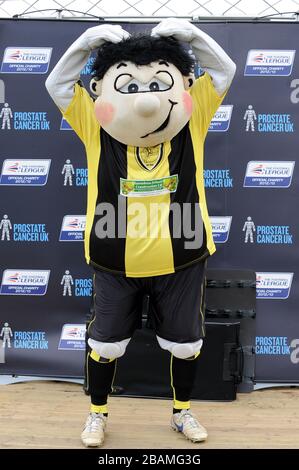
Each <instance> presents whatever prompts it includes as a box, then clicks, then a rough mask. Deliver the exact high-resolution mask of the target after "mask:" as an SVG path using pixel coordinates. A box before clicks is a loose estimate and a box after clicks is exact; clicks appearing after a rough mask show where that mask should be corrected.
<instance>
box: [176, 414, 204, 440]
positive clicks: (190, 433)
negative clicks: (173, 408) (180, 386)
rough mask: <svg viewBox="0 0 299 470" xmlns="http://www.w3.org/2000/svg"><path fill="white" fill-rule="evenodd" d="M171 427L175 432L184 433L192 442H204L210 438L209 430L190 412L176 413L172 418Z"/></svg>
mask: <svg viewBox="0 0 299 470" xmlns="http://www.w3.org/2000/svg"><path fill="white" fill-rule="evenodd" d="M171 427H172V429H173V430H174V431H176V432H181V433H183V434H184V436H185V437H186V438H187V439H189V440H190V441H192V442H202V441H205V440H206V439H207V437H208V432H207V430H206V429H205V428H204V427H203V426H202V425H201V424H200V423H199V422H198V421H197V419H196V418H195V416H193V415H192V413H191V411H190V410H182V411H180V412H179V413H174V414H173V415H172V418H171Z"/></svg>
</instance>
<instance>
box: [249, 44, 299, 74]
mask: <svg viewBox="0 0 299 470" xmlns="http://www.w3.org/2000/svg"><path fill="white" fill-rule="evenodd" d="M295 53H296V51H295V50H280V49H274V50H271V49H268V50H266V49H251V50H249V51H248V55H247V60H246V65H245V70H244V75H245V76H246V75H247V76H256V77H258V76H264V77H265V76H273V75H275V76H277V77H288V76H289V75H291V73H292V69H293V63H294V58H295Z"/></svg>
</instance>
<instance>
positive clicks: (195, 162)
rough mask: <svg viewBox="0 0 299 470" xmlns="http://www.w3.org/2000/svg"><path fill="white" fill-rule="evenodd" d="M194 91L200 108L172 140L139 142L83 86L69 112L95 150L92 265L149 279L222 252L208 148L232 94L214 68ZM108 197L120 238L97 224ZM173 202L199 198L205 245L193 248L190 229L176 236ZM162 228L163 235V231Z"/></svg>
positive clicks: (90, 151)
mask: <svg viewBox="0 0 299 470" xmlns="http://www.w3.org/2000/svg"><path fill="white" fill-rule="evenodd" d="M190 95H191V96H192V99H193V112H192V116H191V119H190V121H189V122H188V123H187V124H186V125H185V127H184V128H183V129H182V130H181V131H180V132H179V133H178V134H177V135H176V136H175V137H174V138H173V139H172V140H171V141H170V142H165V143H163V144H161V145H159V146H157V147H153V148H137V147H130V146H126V145H124V144H122V143H120V142H118V141H116V140H115V139H113V138H112V137H111V136H110V135H108V134H107V132H105V130H104V129H102V128H100V126H99V123H98V121H97V120H96V117H95V113H94V102H93V100H92V98H91V97H90V96H89V94H88V93H87V91H86V90H85V88H83V87H82V86H80V85H79V84H76V85H75V94H74V97H73V99H72V101H71V103H70V105H69V107H68V109H67V110H66V111H65V113H64V117H65V119H66V120H67V121H68V123H69V124H70V125H71V126H72V128H73V129H74V131H75V132H76V133H77V135H78V136H79V137H80V139H81V140H82V142H83V143H84V145H85V148H86V154H87V162H88V200H87V218H86V229H85V256H86V260H87V262H88V263H90V264H92V265H94V266H95V267H97V268H99V269H103V270H107V271H110V272H114V273H119V274H121V273H122V274H125V275H126V276H128V277H148V276H157V275H163V274H170V273H173V272H175V271H176V270H177V269H180V268H184V267H186V266H188V265H190V264H192V263H195V262H197V261H200V260H203V259H204V258H206V257H207V256H209V255H211V254H213V253H214V251H215V245H214V242H213V237H212V229H211V224H210V221H209V217H208V211H207V206H206V199H205V190H204V179H203V148H204V140H205V137H206V134H207V131H208V128H209V125H210V121H211V119H212V117H213V115H214V114H215V112H216V110H217V108H218V107H219V105H220V103H221V101H222V99H223V97H224V96H222V97H219V96H218V94H217V92H216V91H215V89H214V86H213V84H212V81H211V78H210V76H209V75H208V74H207V73H205V74H204V75H203V76H201V77H200V78H198V79H197V80H196V81H195V83H194V85H193V87H192V88H191V89H190ZM141 196H142V198H141ZM119 199H121V200H122V201H124V207H125V221H124V222H125V227H126V231H125V233H124V234H122V235H121V236H119V234H120V233H121V231H122V230H123V225H124V224H122V222H121V219H122V217H121V215H120V214H118V211H119V204H118V202H119ZM139 202H142V207H143V211H145V212H146V215H147V217H145V219H144V220H146V222H145V224H144V225H145V226H144V227H141V230H140V221H139V222H138V221H136V208H137V207H138V203H139ZM100 203H110V204H111V205H112V206H113V207H114V209H115V237H114V236H107V237H105V238H99V237H98V236H97V231H96V226H97V223H98V222H100V223H101V218H102V217H103V214H99V213H97V212H98V211H97V210H96V208H97V207H98V205H99V204H100ZM152 203H157V204H158V205H159V217H158V218H157V213H155V216H154V217H155V219H154V220H151V217H152V213H151V208H150V207H151V205H152ZM172 203H177V204H179V205H180V206H182V204H184V203H191V205H192V206H194V207H197V210H198V208H199V209H200V214H201V218H202V220H203V226H204V230H203V239H202V244H201V246H200V247H199V248H196V249H186V248H185V241H186V240H187V241H188V239H187V238H185V235H184V233H183V232H182V234H181V236H180V237H177V236H174V234H173V231H174V229H175V228H174V226H173V220H172V217H173V214H172V211H171V210H170V205H171V204H172ZM119 212H120V211H119ZM102 221H103V220H102ZM138 223H139V226H138ZM118 225H119V226H118ZM120 225H122V227H120ZM135 225H136V226H138V229H139V230H138V231H137V233H136V230H135V228H136V227H135ZM153 231H154V232H155V231H156V235H157V236H155V234H154V236H153ZM161 231H163V236H159V234H160V233H161Z"/></svg>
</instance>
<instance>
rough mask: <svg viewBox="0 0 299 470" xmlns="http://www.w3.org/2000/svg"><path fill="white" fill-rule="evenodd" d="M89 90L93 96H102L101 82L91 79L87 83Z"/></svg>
mask: <svg viewBox="0 0 299 470" xmlns="http://www.w3.org/2000/svg"><path fill="white" fill-rule="evenodd" d="M89 88H90V91H91V92H92V93H93V94H94V95H96V96H100V95H101V94H102V80H96V79H95V78H92V79H91V80H90V83H89Z"/></svg>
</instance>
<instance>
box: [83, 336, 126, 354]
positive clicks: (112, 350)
mask: <svg viewBox="0 0 299 470" xmlns="http://www.w3.org/2000/svg"><path fill="white" fill-rule="evenodd" d="M130 339H131V338H128V339H123V340H122V341H118V342H116V343H102V342H101V341H96V340H94V339H91V338H89V340H88V344H89V346H90V347H91V349H93V350H94V351H95V352H96V353H97V354H98V355H99V356H100V357H104V358H105V359H116V358H117V357H121V356H123V355H124V354H125V352H126V347H127V346H128V344H129V342H130Z"/></svg>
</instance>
